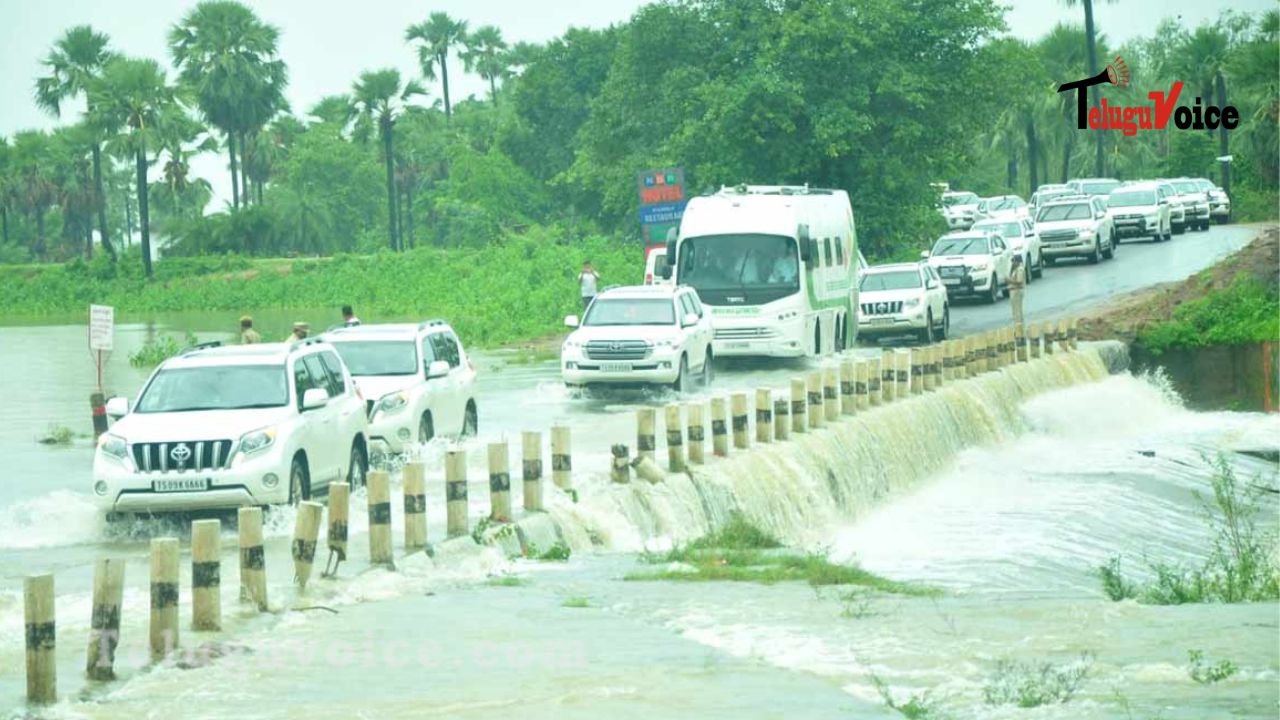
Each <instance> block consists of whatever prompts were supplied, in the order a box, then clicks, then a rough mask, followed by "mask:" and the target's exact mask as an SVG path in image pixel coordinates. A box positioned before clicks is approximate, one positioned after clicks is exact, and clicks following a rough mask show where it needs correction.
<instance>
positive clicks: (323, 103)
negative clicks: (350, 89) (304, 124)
mask: <svg viewBox="0 0 1280 720" xmlns="http://www.w3.org/2000/svg"><path fill="white" fill-rule="evenodd" d="M307 115H308V116H309V117H313V118H315V119H316V121H317V122H321V123H328V124H330V125H335V126H337V127H339V128H344V127H346V125H347V123H348V122H350V121H351V97H350V96H349V95H326V96H324V97H322V98H320V100H318V101H317V102H316V104H315V105H312V106H311V109H310V110H309V111H307Z"/></svg>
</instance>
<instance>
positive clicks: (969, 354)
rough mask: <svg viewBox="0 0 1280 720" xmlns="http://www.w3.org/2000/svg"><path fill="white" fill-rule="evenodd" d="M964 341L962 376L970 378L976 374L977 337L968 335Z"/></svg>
mask: <svg viewBox="0 0 1280 720" xmlns="http://www.w3.org/2000/svg"><path fill="white" fill-rule="evenodd" d="M962 342H963V343H964V376H965V377H966V378H971V377H973V376H975V375H977V374H978V338H977V337H974V336H970V337H967V338H965V339H964V340H963V341H962Z"/></svg>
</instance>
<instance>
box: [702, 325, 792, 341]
mask: <svg viewBox="0 0 1280 720" xmlns="http://www.w3.org/2000/svg"><path fill="white" fill-rule="evenodd" d="M776 334H777V333H775V332H774V331H773V329H772V328H766V327H733V328H717V329H716V334H715V339H716V340H747V339H751V338H767V337H773V336H774V335H776Z"/></svg>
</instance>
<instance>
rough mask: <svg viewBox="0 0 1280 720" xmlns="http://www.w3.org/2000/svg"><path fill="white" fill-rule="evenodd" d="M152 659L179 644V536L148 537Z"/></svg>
mask: <svg viewBox="0 0 1280 720" xmlns="http://www.w3.org/2000/svg"><path fill="white" fill-rule="evenodd" d="M149 635H150V641H151V661H152V662H160V661H161V660H163V659H164V658H165V656H166V655H168V654H169V653H170V652H171V651H172V650H173V649H174V648H176V647H178V539H177V538H152V539H151V627H150V632H149Z"/></svg>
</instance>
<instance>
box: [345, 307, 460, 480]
mask: <svg viewBox="0 0 1280 720" xmlns="http://www.w3.org/2000/svg"><path fill="white" fill-rule="evenodd" d="M324 338H325V339H326V340H328V341H329V343H330V344H332V345H333V347H334V348H335V349H336V350H337V352H338V355H339V356H341V357H342V360H343V362H345V363H346V365H347V368H348V369H349V370H350V372H351V377H352V379H353V380H354V381H355V384H356V387H357V388H359V390H360V394H361V395H363V396H364V398H365V411H366V414H367V415H368V417H369V443H370V447H371V451H372V453H373V455H374V456H375V457H382V456H385V455H394V454H398V453H401V452H403V451H404V450H405V448H406V447H407V446H409V445H411V444H413V443H425V442H428V441H430V440H431V439H432V438H434V437H436V436H437V435H440V436H445V437H465V436H472V435H475V434H476V430H477V429H478V426H479V409H478V406H477V404H476V395H475V387H474V386H475V377H476V370H475V367H474V366H473V365H472V363H471V361H470V360H469V359H468V358H467V353H466V351H465V350H464V349H463V347H462V342H461V341H460V340H458V336H457V334H456V333H454V331H453V329H452V328H450V327H449V326H448V325H447V324H445V322H444V321H442V320H432V321H429V322H423V323H418V324H395V325H358V326H355V327H344V328H337V329H334V330H330V331H329V332H327V333H325V335H324Z"/></svg>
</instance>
